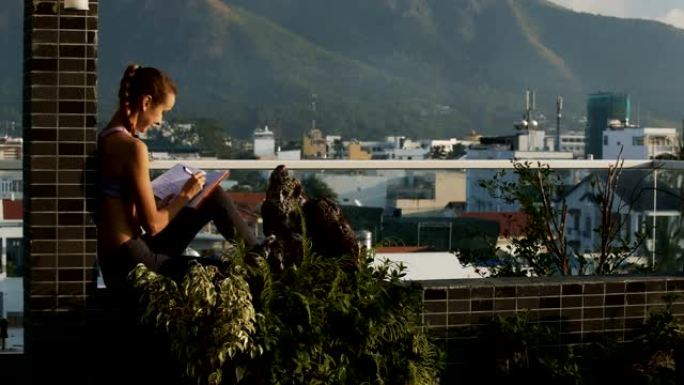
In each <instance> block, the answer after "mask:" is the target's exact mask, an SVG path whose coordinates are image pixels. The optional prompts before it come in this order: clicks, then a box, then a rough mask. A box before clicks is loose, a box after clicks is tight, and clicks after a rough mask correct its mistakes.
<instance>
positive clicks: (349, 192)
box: [316, 173, 389, 209]
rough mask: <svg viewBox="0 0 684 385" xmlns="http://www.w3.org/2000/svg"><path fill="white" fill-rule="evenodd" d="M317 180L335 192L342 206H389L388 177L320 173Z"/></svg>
mask: <svg viewBox="0 0 684 385" xmlns="http://www.w3.org/2000/svg"><path fill="white" fill-rule="evenodd" d="M316 178H318V179H319V180H321V181H322V182H324V183H325V184H327V185H328V186H329V187H330V188H331V189H332V190H333V191H335V193H336V194H337V201H338V202H339V204H340V205H354V206H363V207H378V208H383V209H384V208H385V207H386V206H387V185H388V181H389V178H388V177H385V176H374V175H344V174H330V173H318V174H316Z"/></svg>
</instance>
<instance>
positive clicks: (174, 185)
mask: <svg viewBox="0 0 684 385" xmlns="http://www.w3.org/2000/svg"><path fill="white" fill-rule="evenodd" d="M197 171H202V170H200V169H198V168H193V167H190V166H186V165H183V164H180V163H179V164H176V165H175V166H173V167H171V168H170V169H168V170H167V171H166V172H164V173H163V174H161V175H160V176H158V177H156V178H154V180H153V181H152V190H153V191H154V196H155V197H157V198H158V199H160V200H164V199H166V198H167V197H168V196H170V195H172V194H173V195H178V193H180V191H181V189H182V188H183V185H185V182H187V180H188V179H190V176H191V174H194V173H196V172H197ZM205 173H206V176H207V181H206V183H205V184H204V188H203V189H202V191H200V192H199V193H198V194H197V195H195V196H194V197H193V198H192V199H191V200H190V201H189V202H188V203H187V204H186V206H188V207H192V208H196V207H197V206H199V205H200V203H202V201H203V200H204V198H206V197H207V196H208V195H209V194H211V192H212V191H214V189H215V188H216V186H218V184H219V183H221V181H222V180H223V179H225V178H226V177H227V176H228V171H207V172H205Z"/></svg>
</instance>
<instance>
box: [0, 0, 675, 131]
mask: <svg viewBox="0 0 684 385" xmlns="http://www.w3.org/2000/svg"><path fill="white" fill-rule="evenodd" d="M7 1H8V2H9V3H11V4H12V5H10V6H8V7H5V8H4V9H0V46H1V47H2V52H3V53H9V55H8V56H7V57H6V58H4V59H3V60H2V62H0V120H2V119H3V118H7V117H8V116H10V115H12V114H18V111H19V110H20V105H21V104H20V98H21V76H20V73H21V70H20V66H21V56H22V52H21V21H20V18H19V16H20V15H21V7H22V4H21V1H20V0H7ZM99 41H100V46H99V75H100V90H99V95H100V97H101V103H100V113H101V116H103V117H105V116H108V115H109V114H110V113H111V111H112V110H113V108H114V104H115V99H114V96H115V94H116V87H117V85H118V80H119V77H120V75H121V72H122V71H123V69H124V67H125V65H126V64H127V63H129V62H137V63H141V64H144V65H153V66H158V67H160V68H162V69H165V70H166V71H167V72H168V73H169V74H170V75H171V76H172V77H173V78H174V79H176V81H177V83H178V86H179V97H178V101H177V109H176V111H175V112H174V116H175V117H177V118H192V117H211V118H214V119H216V120H217V121H218V122H220V125H221V127H224V130H225V132H226V133H229V134H231V135H235V136H242V137H244V136H248V135H249V133H250V132H251V130H252V129H253V128H254V127H255V126H256V125H257V124H264V123H268V124H269V127H271V128H275V129H276V130H277V132H278V133H279V134H280V135H282V136H294V135H299V134H301V133H302V132H304V131H305V130H307V129H308V128H309V127H310V126H311V120H312V118H314V117H315V119H316V122H317V125H318V126H319V127H320V128H322V129H323V130H324V131H325V133H330V134H333V133H337V134H343V135H345V136H347V137H351V136H355V137H359V138H369V137H379V136H381V135H385V134H387V135H389V134H397V133H401V134H406V135H411V136H420V137H427V136H442V137H444V136H454V135H460V134H463V133H465V132H468V131H470V130H472V129H475V130H478V131H482V132H486V133H500V132H503V131H505V130H509V129H510V127H511V125H512V122H513V120H515V119H518V118H519V116H520V113H521V110H522V100H523V98H522V96H523V93H524V90H525V88H528V87H529V88H532V89H534V90H536V91H537V108H538V111H539V112H541V113H543V114H545V115H547V116H553V115H554V104H555V98H556V96H557V95H563V96H564V97H565V99H566V108H567V111H566V112H567V113H566V116H568V117H570V118H571V119H570V120H572V118H573V117H574V118H577V117H580V116H582V115H583V114H584V110H585V95H586V93H588V92H593V91H598V90H615V91H626V92H630V93H631V94H632V97H633V102H634V104H635V105H638V110H639V113H640V120H641V121H642V122H644V123H648V124H652V125H656V124H659V123H670V124H675V123H673V122H679V121H680V119H681V117H682V107H681V106H682V104H683V103H682V101H683V100H684V77H683V76H681V74H680V73H681V68H680V67H681V65H680V63H682V62H684V31H683V30H679V29H676V28H673V27H669V26H667V25H665V24H661V23H657V22H652V21H643V20H624V19H617V18H610V17H603V16H595V15H589V14H581V13H575V12H571V11H569V10H567V9H564V8H561V7H558V6H555V5H553V4H551V3H549V2H547V1H545V0H344V1H340V0H231V1H229V0H116V1H101V3H100V40H99ZM312 95H315V96H312ZM314 99H315V105H316V111H315V114H314V113H313V112H312V100H314ZM635 110H636V108H635ZM635 118H636V117H635ZM570 120H569V121H568V125H571V124H572V123H570ZM575 126H576V127H575V128H581V125H579V124H577V123H575Z"/></svg>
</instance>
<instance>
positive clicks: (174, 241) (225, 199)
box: [100, 187, 257, 290]
mask: <svg viewBox="0 0 684 385" xmlns="http://www.w3.org/2000/svg"><path fill="white" fill-rule="evenodd" d="M209 221H212V222H214V225H215V226H216V228H217V230H218V231H219V232H220V233H221V235H223V237H224V238H225V239H226V240H234V239H241V240H242V241H243V242H244V243H245V246H246V247H248V248H249V247H252V246H254V245H256V243H257V241H256V237H255V235H254V234H253V233H252V231H251V230H250V229H249V227H248V226H247V224H246V223H245V222H244V221H243V220H242V217H241V216H240V214H239V212H238V210H237V209H236V208H235V204H234V203H233V201H232V199H231V198H230V197H229V196H228V194H227V193H226V192H225V191H223V189H221V188H220V187H217V188H216V189H215V190H214V192H213V193H211V194H210V195H209V196H207V198H206V199H205V200H204V201H203V202H202V203H201V204H200V206H199V207H197V208H189V207H184V208H183V209H181V211H180V212H179V213H178V215H176V216H175V217H174V218H173V220H172V221H171V222H170V223H169V224H168V225H167V226H166V227H165V228H164V229H163V230H162V231H161V232H159V233H158V234H156V235H155V236H147V235H144V236H142V237H140V238H133V239H130V240H129V241H127V242H125V243H124V244H122V245H121V246H119V247H118V248H117V249H116V250H114V251H113V252H112V253H104V254H105V255H103V256H102V258H100V264H101V268H102V275H103V278H104V280H105V283H106V284H107V286H108V287H110V288H112V289H115V290H116V289H119V288H122V286H125V281H126V276H127V274H128V272H130V270H132V269H133V268H134V267H135V266H136V265H137V264H139V263H142V264H144V265H145V266H146V267H147V268H148V269H150V270H152V271H156V272H159V273H161V274H164V275H167V276H169V277H171V278H173V279H175V280H179V279H181V278H182V277H183V275H184V274H185V272H186V271H187V268H188V265H189V263H190V261H192V260H197V261H200V262H202V263H205V264H213V263H215V262H213V261H211V260H207V259H197V258H191V257H185V256H182V253H183V252H184V251H185V249H186V248H187V247H188V245H189V244H190V242H191V241H192V240H193V239H194V238H195V236H196V235H197V233H198V232H199V231H200V230H201V229H202V228H203V227H204V226H205V225H206V224H207V223H209Z"/></svg>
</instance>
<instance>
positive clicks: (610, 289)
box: [606, 282, 625, 294]
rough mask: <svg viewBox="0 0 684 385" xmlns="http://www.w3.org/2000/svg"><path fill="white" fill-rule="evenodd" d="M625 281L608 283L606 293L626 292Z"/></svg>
mask: <svg viewBox="0 0 684 385" xmlns="http://www.w3.org/2000/svg"><path fill="white" fill-rule="evenodd" d="M624 292H625V283H624V282H608V283H606V294H609V293H624Z"/></svg>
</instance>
